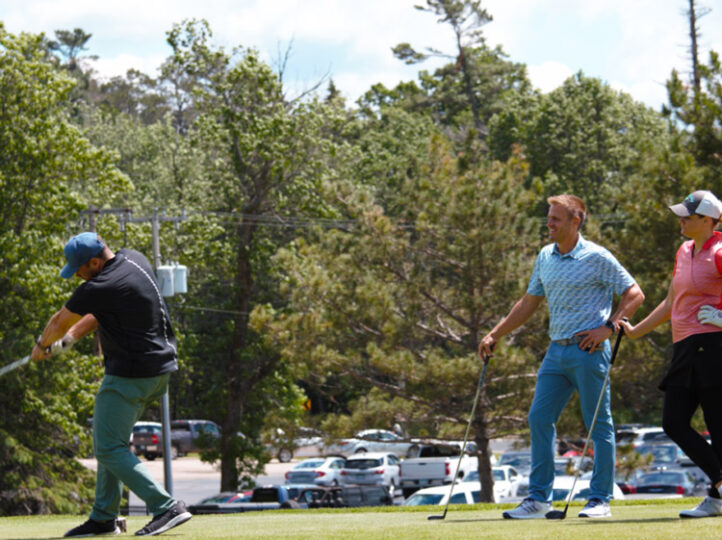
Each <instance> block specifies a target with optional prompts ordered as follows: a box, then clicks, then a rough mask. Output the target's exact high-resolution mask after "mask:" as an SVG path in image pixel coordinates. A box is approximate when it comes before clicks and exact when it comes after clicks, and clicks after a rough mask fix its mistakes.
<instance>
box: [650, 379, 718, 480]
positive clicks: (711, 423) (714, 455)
mask: <svg viewBox="0 0 722 540" xmlns="http://www.w3.org/2000/svg"><path fill="white" fill-rule="evenodd" d="M700 405H701V406H702V413H703V414H704V421H705V423H706V424H707V429H708V430H709V434H710V436H711V438H712V444H711V445H710V444H709V443H708V442H707V441H706V440H705V439H704V437H702V436H701V435H700V434H699V433H697V432H696V431H695V430H694V429H692V426H691V425H690V421H691V420H692V415H693V414H694V413H695V411H696V410H697V407H698V406H700ZM662 427H663V428H664V431H665V432H666V433H667V435H669V437H670V438H671V439H672V440H673V441H674V442H676V443H677V444H678V445H679V447H680V448H681V449H682V451H684V453H685V454H687V456H688V457H689V458H690V459H691V460H692V461H693V462H694V463H695V465H697V466H698V467H699V468H700V469H702V470H703V471H704V472H705V474H706V475H707V476H708V477H709V479H710V480H711V481H712V484H713V485H714V484H716V483H717V482H719V481H720V480H722V388H720V387H713V388H685V387H681V386H668V387H667V389H666V390H665V393H664V411H663V412H662Z"/></svg>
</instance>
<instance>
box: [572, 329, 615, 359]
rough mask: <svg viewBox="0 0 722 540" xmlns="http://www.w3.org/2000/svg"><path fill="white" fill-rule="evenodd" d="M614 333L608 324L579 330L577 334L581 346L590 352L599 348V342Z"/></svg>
mask: <svg viewBox="0 0 722 540" xmlns="http://www.w3.org/2000/svg"><path fill="white" fill-rule="evenodd" d="M612 334H613V332H612V329H611V328H609V327H608V326H598V327H597V328H592V329H591V330H584V331H583V332H577V333H576V334H575V335H576V336H577V337H578V338H580V340H579V348H580V349H582V350H584V351H587V352H589V353H593V352H594V351H596V350H597V347H598V346H599V344H600V343H602V342H603V341H604V340H605V339H607V338H608V337H609V336H611V335H612Z"/></svg>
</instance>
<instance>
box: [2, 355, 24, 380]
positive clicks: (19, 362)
mask: <svg viewBox="0 0 722 540" xmlns="http://www.w3.org/2000/svg"><path fill="white" fill-rule="evenodd" d="M29 361H30V355H27V356H24V357H23V358H21V359H20V360H15V361H14V362H10V363H9V364H8V365H7V366H3V367H1V368H0V377H2V376H3V375H5V374H6V373H9V372H11V371H12V370H14V369H17V368H19V367H20V366H24V365H25V364H27V363H28V362H29Z"/></svg>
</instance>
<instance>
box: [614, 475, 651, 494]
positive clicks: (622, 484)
mask: <svg viewBox="0 0 722 540" xmlns="http://www.w3.org/2000/svg"><path fill="white" fill-rule="evenodd" d="M642 474H644V471H643V470H641V469H635V470H634V472H632V473H631V474H630V475H629V477H626V476H625V475H624V474H622V473H620V472H619V469H617V474H616V476H615V477H614V483H615V484H617V485H618V486H619V489H621V490H622V493H624V494H625V495H628V494H630V493H634V486H635V484H636V483H637V479H638V478H639V477H640V476H641V475H642Z"/></svg>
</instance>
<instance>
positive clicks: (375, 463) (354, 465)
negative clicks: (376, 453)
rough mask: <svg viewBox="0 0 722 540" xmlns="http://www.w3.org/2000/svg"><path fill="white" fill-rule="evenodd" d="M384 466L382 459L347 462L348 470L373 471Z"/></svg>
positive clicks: (350, 460) (351, 460)
mask: <svg viewBox="0 0 722 540" xmlns="http://www.w3.org/2000/svg"><path fill="white" fill-rule="evenodd" d="M381 465H383V460H382V459H380V458H379V459H349V460H348V461H346V467H345V468H346V469H373V468H374V467H380V466H381Z"/></svg>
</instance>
